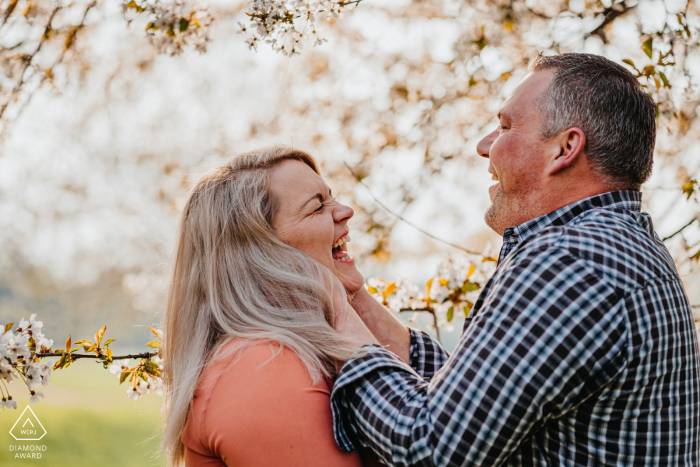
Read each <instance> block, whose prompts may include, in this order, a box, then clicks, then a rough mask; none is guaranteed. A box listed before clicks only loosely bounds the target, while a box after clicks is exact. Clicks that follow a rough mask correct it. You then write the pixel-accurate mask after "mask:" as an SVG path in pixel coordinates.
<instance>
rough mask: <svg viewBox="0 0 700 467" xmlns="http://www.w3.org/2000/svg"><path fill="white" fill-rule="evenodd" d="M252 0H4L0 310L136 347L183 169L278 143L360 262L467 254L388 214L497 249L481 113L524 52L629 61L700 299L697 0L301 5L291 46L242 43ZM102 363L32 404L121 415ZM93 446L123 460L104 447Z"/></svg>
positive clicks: (157, 282) (193, 170)
mask: <svg viewBox="0 0 700 467" xmlns="http://www.w3.org/2000/svg"><path fill="white" fill-rule="evenodd" d="M148 5H151V7H149V8H150V9H147V8H145V7H147V6H148ZM139 8H140V9H139ZM247 8H248V5H247V4H246V3H245V2H243V1H237V0H228V1H225V0H216V1H213V2H209V5H208V6H207V7H206V8H204V7H202V5H199V4H196V3H191V4H190V3H180V4H174V3H169V2H162V3H161V2H159V3H158V6H157V8H156V6H155V3H153V2H151V3H148V4H147V2H128V3H124V4H122V3H120V2H118V1H116V2H108V1H103V0H96V1H94V2H90V1H84V0H76V1H68V0H58V1H57V0H2V1H0V23H1V26H0V47H2V48H1V49H0V71H1V73H0V105H1V106H2V107H1V109H2V118H1V119H0V138H1V140H0V249H1V250H0V251H2V254H0V323H4V322H10V321H18V320H19V318H21V317H25V318H26V317H28V315H29V314H30V313H38V315H39V319H42V320H43V321H44V323H45V326H44V332H45V334H46V335H47V337H49V338H54V339H56V341H57V342H62V340H63V339H65V338H66V337H67V334H68V333H71V334H72V336H73V339H74V340H76V339H81V338H89V336H91V334H92V333H93V332H94V330H95V329H97V328H99V327H101V326H102V325H103V324H106V325H107V326H108V329H109V334H110V336H111V337H115V338H117V341H116V342H115V343H114V344H113V345H112V347H114V349H115V351H117V352H119V351H121V350H122V349H123V350H124V351H125V353H126V352H127V351H131V350H133V349H137V348H138V350H143V347H142V345H143V344H144V343H145V342H147V341H148V340H150V338H149V337H148V331H147V329H146V328H145V327H143V325H147V324H149V325H156V326H157V324H158V319H159V318H158V314H159V312H160V310H161V308H162V305H163V298H164V285H165V284H166V282H167V272H168V263H169V259H170V255H171V250H172V247H173V241H174V236H175V230H176V224H177V218H178V215H179V213H180V209H181V207H182V205H183V202H184V200H185V198H186V195H187V191H188V189H189V188H190V187H192V185H193V183H194V182H196V180H197V179H198V178H199V176H200V175H201V174H202V173H204V172H205V171H206V170H208V169H210V168H212V167H215V166H216V165H219V164H221V163H223V162H224V161H225V160H226V159H227V158H228V157H230V156H232V155H234V154H236V153H240V152H243V151H246V150H249V149H252V148H256V147H260V146H264V145H268V144H274V143H284V144H290V145H293V146H295V147H298V148H300V149H303V150H306V151H308V152H310V153H311V154H313V155H314V156H315V157H317V158H318V159H319V161H320V162H321V166H322V170H323V173H324V175H325V176H326V178H327V180H328V182H329V184H330V186H331V187H332V189H333V192H334V193H336V194H337V195H338V196H337V197H338V198H339V199H340V200H341V201H343V202H345V203H349V204H351V205H352V206H353V208H355V211H356V215H355V218H354V219H353V220H352V221H351V223H350V228H351V235H352V239H353V242H352V243H351V244H350V251H351V253H352V254H353V255H355V256H357V257H358V259H359V264H360V266H361V269H362V270H363V272H364V273H365V276H366V277H368V278H369V277H386V278H391V277H394V276H395V275H397V274H401V275H403V276H405V277H406V278H407V279H408V280H410V281H414V282H415V283H418V284H424V283H425V281H426V280H427V279H428V278H429V277H431V276H432V275H433V274H434V273H435V270H436V268H437V265H438V264H439V263H440V262H441V261H442V260H443V259H444V258H446V257H450V256H456V255H461V254H462V252H460V251H459V250H456V249H454V248H451V247H449V246H448V245H445V244H443V243H440V242H437V241H435V240H433V239H432V238H430V237H428V236H426V235H424V234H422V233H420V232H419V231H418V230H416V229H414V228H413V227H411V226H410V225H409V224H408V223H406V222H402V221H401V220H399V219H398V218H397V216H396V215H399V216H402V217H403V218H404V219H406V220H408V221H409V222H411V223H413V224H415V225H417V226H420V227H421V228H422V229H424V230H426V231H428V232H429V233H431V234H433V235H435V236H437V237H439V238H441V239H443V240H446V241H448V242H451V243H454V244H458V245H461V246H463V247H465V248H467V249H469V250H473V251H477V252H483V254H484V255H487V256H489V255H493V254H495V252H497V251H498V248H499V247H500V237H498V236H497V235H495V234H494V233H493V232H491V231H490V230H489V229H488V227H487V226H486V225H485V223H484V221H483V213H484V211H485V209H486V208H487V206H488V204H489V200H488V195H487V192H486V189H487V187H488V186H489V184H490V177H489V174H487V172H486V168H487V166H488V163H487V161H485V160H484V159H482V158H480V157H479V156H478V155H477V154H476V151H475V148H476V142H477V141H478V140H479V139H480V138H481V137H483V135H485V134H486V133H487V132H489V131H491V130H492V129H493V128H494V127H495V125H496V120H495V114H496V112H497V110H498V107H499V106H500V105H501V103H502V102H503V100H504V99H505V98H506V97H507V95H508V94H509V93H510V92H511V91H512V89H513V88H514V87H515V86H516V85H517V83H518V82H519V81H520V80H521V79H522V78H523V77H524V75H525V73H526V68H527V64H528V61H529V59H530V58H531V57H532V56H533V55H534V54H535V53H536V52H537V51H544V52H545V53H560V52H569V51H574V52H590V53H597V54H602V55H605V56H606V57H608V58H610V59H612V60H615V61H617V62H618V63H625V64H626V65H625V66H628V67H629V69H630V70H631V71H633V72H634V73H636V74H637V75H638V76H639V78H640V81H641V82H642V83H643V84H644V85H646V86H647V89H648V90H649V92H650V93H651V94H652V96H653V97H654V98H655V99H656V100H657V101H658V102H659V120H658V121H659V126H658V138H657V146H656V147H657V151H656V159H655V169H654V175H653V177H652V179H651V180H650V181H649V182H648V183H647V184H646V186H645V188H644V209H645V210H646V211H647V212H649V213H651V215H652V217H653V218H654V220H655V227H656V229H657V231H658V232H659V234H660V236H661V237H664V238H665V237H670V238H669V239H668V240H667V245H668V246H669V249H670V250H671V252H672V254H673V255H674V258H675V259H676V262H677V265H678V268H679V271H680V273H681V275H682V277H683V279H684V281H685V284H686V288H687V291H688V294H689V296H690V298H691V301H692V303H693V304H695V305H700V274H699V272H698V259H699V255H700V219H699V218H698V212H699V210H700V209H699V207H698V202H699V201H700V200H699V198H698V193H697V191H696V190H697V183H695V180H697V178H698V176H700V142H699V141H698V136H699V135H700V119H698V116H699V114H700V107H699V104H700V93H699V92H698V82H699V81H700V49H699V48H698V47H697V43H698V37H699V33H698V31H699V30H700V1H699V0H639V1H635V0H625V1H620V0H605V1H603V0H595V1H591V0H570V1H559V0H555V1H550V0H547V1H545V0H493V1H491V0H489V1H487V0H464V1H458V0H391V1H390V0H363V1H362V2H361V3H359V4H357V5H356V6H354V7H351V6H348V7H346V8H344V14H343V16H342V17H340V18H337V19H336V18H333V19H331V20H317V23H318V28H319V32H320V34H321V36H322V37H324V38H326V39H327V40H328V42H327V43H324V44H322V45H320V46H318V47H311V46H310V45H307V46H306V47H305V48H304V49H303V50H302V53H301V55H296V56H294V57H292V58H288V57H284V56H283V55H281V54H276V53H274V52H273V50H272V49H271V48H270V47H269V46H268V45H266V44H264V43H261V44H258V46H257V52H255V51H253V50H250V49H249V47H248V45H247V44H246V43H245V42H244V39H245V34H243V35H239V34H237V33H238V31H239V30H240V26H239V25H238V24H237V23H239V22H242V23H243V24H244V26H245V25H248V24H249V18H248V17H247V16H246V15H245V11H246V9H247ZM168 12H171V13H173V12H174V13H173V14H172V15H171V16H168ZM158 15H160V16H158ZM183 18H185V19H184V20H185V21H186V22H187V24H186V27H185V24H184V23H182V21H183ZM194 19H197V24H195V22H194ZM157 21H160V23H157ZM168 21H169V22H170V23H168ZM155 24H159V25H161V26H162V28H159V29H155V28H154V25H155ZM168 24H171V25H174V26H173V27H172V28H171V27H170V26H168ZM168 31H172V34H169V33H168ZM345 164H347V165H348V166H350V167H352V170H353V171H354V173H355V175H357V177H355V176H354V175H353V173H351V172H350V171H349V170H348V169H347V167H346V166H345ZM358 178H359V179H361V181H362V182H363V184H364V186H363V185H361V184H359V183H358ZM375 199H376V200H380V201H381V203H382V204H384V205H385V206H386V207H387V208H388V209H389V210H390V211H391V212H389V210H387V209H385V208H384V207H382V206H380V205H379V204H378V203H377V202H376V201H375ZM694 311H695V312H696V319H697V320H700V308H695V309H694ZM429 322H430V321H429V320H423V318H419V320H418V322H417V325H419V326H423V327H425V326H427V325H428V323H429ZM134 325H141V326H140V327H134ZM455 328H456V329H455V331H454V332H453V333H450V334H449V335H447V336H444V337H443V339H444V340H445V342H446V344H447V346H448V347H450V346H452V345H453V344H454V342H456V339H457V336H458V334H459V328H460V324H459V320H458V319H457V318H456V323H455ZM139 346H141V347H139ZM117 349H119V350H117ZM79 366H92V365H91V362H79V364H76V366H75V367H73V368H72V369H69V370H67V372H66V374H67V375H71V374H73V376H74V377H75V378H78V379H76V381H79V382H81V381H82V382H83V383H84V384H85V385H86V388H87V387H90V388H94V389H95V391H97V390H98V389H99V391H103V390H105V389H106V386H104V387H102V386H100V387H99V388H97V387H94V386H90V384H89V381H87V380H84V379H80V378H83V375H88V374H90V375H93V373H92V371H93V370H92V369H91V370H89V372H88V373H83V372H82V371H81V370H80V369H79ZM96 368H97V367H96ZM98 369H99V368H98ZM102 372H103V374H101V375H99V376H98V375H94V378H93V379H90V381H96V380H97V379H99V380H100V381H103V380H104V381H106V382H107V384H109V385H112V386H114V388H115V389H114V391H115V392H114V394H115V395H114V397H111V396H109V397H108V396H105V398H104V399H103V402H102V403H103V404H104V406H105V407H106V409H105V411H102V412H100V411H98V410H97V409H96V408H95V407H93V406H89V407H88V406H86V408H85V410H82V411H80V410H78V409H77V408H74V407H73V406H71V405H70V403H68V402H67V403H66V404H68V405H65V406H62V405H61V404H60V403H58V402H57V401H58V400H60V399H59V398H58V397H57V396H55V394H56V393H57V392H60V390H62V389H61V388H62V387H63V386H62V385H63V384H64V383H65V384H68V382H69V381H70V378H68V377H66V376H64V375H62V374H60V373H61V372H59V374H57V375H56V377H55V378H56V379H55V382H54V384H53V385H52V387H51V388H47V390H46V395H47V400H46V405H45V408H46V416H47V417H49V418H50V417H54V418H53V419H52V420H53V421H52V422H51V423H48V424H53V423H55V424H56V426H57V427H58V426H59V425H60V426H64V425H61V424H65V426H68V425H69V424H70V423H73V422H71V421H70V420H68V419H66V416H67V415H66V414H68V412H67V411H65V410H63V409H62V408H61V407H63V408H66V410H67V408H68V407H70V413H71V414H75V417H77V419H81V420H85V421H86V423H82V422H81V423H80V424H79V425H80V426H82V427H84V426H86V424H87V425H89V426H93V421H94V423H95V425H104V426H109V427H112V428H110V430H111V429H114V430H118V429H121V428H119V427H120V426H123V427H125V426H127V425H126V419H127V418H129V417H131V416H130V415H129V414H131V413H132V412H129V411H128V410H126V409H124V410H121V409H120V408H119V407H122V406H121V405H119V404H130V407H135V408H134V409H133V410H136V411H138V410H141V408H139V407H148V405H147V404H156V402H153V401H157V398H156V397H155V396H149V397H146V398H144V399H142V400H139V401H136V402H132V401H130V400H128V399H127V398H126V397H124V394H123V392H124V388H122V387H119V386H117V385H116V383H117V382H116V381H115V379H114V378H113V377H110V376H112V375H109V374H108V373H106V372H104V370H102ZM59 377H61V378H65V380H63V381H64V382H61V381H62V380H60V379H59ZM85 390H86V391H87V390H88V389H85ZM120 391H121V392H120ZM16 392H20V391H16ZM95 394H97V393H95ZM100 394H104V395H109V394H112V393H111V392H100ZM75 397H76V398H75V399H74V400H76V401H78V400H83V399H85V398H86V397H87V396H86V395H80V396H75ZM95 397H97V396H95ZM100 397H102V396H100ZM52 399H53V401H54V402H50V401H51V400H52ZM85 400H87V399H85ZM54 403H55V404H56V405H55V406H50V404H54ZM42 404H44V402H43V401H42ZM42 404H40V405H39V406H37V407H38V408H39V409H41V410H43V408H42V407H41V405H42ZM112 408H114V410H113V409H112ZM20 409H21V407H20ZM130 410H131V409H130ZM17 414H19V412H17ZM61 414H64V415H61ZM109 414H111V415H109ZM12 415H14V413H13V412H12V413H9V414H8V413H7V412H4V413H3V414H2V415H0V423H3V424H5V423H9V422H8V421H7V420H8V419H10V418H13V417H12ZM37 415H38V416H39V417H40V418H41V417H42V415H41V413H39V411H38V412H37ZM71 416H72V415H71ZM98 420H101V421H99V422H98ZM109 420H113V422H110V421H109ZM133 420H139V418H138V417H135V418H133ZM42 421H43V419H42ZM13 422H14V421H13ZM88 422H89V423H88ZM120 423H124V425H120ZM3 426H4V425H3ZM150 426H151V425H148V426H146V425H144V427H146V428H143V430H145V431H138V430H136V429H135V428H134V431H133V432H129V433H128V434H124V436H125V437H124V438H120V437H117V436H114V437H113V439H118V440H120V441H116V442H115V441H113V442H112V443H110V444H111V445H115V444H116V445H120V446H121V447H123V448H128V450H129V451H131V449H132V447H133V448H134V450H133V454H134V455H135V456H137V457H138V456H141V452H144V451H139V450H138V449H141V448H138V449H137V448H135V446H136V444H135V443H136V441H137V440H139V439H143V436H144V435H145V433H146V432H148V433H152V429H151V428H149V427H150ZM47 429H48V431H49V433H51V432H52V430H51V428H49V427H48V426H47ZM81 429H84V428H81ZM100 429H102V428H100ZM140 429H141V428H139V430H140ZM85 430H86V431H85V433H86V434H85V436H84V437H83V436H73V435H72V434H68V433H69V432H68V431H66V432H63V433H65V434H62V435H60V436H63V438H60V440H62V441H60V440H59V441H56V442H57V443H59V444H60V443H64V444H66V446H71V447H75V450H74V451H71V450H70V449H67V450H66V456H69V457H70V455H71V454H70V452H74V453H77V452H78V447H77V446H78V444H79V443H81V442H83V441H81V440H85V441H84V442H85V443H86V444H85V445H86V446H92V445H93V444H92V443H98V440H97V437H99V436H98V434H97V433H98V432H97V431H93V430H87V429H85ZM95 430H97V428H95ZM88 432H89V433H88ZM53 433H55V434H56V436H59V435H58V433H59V431H58V430H54V431H53ZM125 433H126V431H125ZM134 433H137V434H138V433H141V434H139V436H135V435H134ZM8 436H9V435H8ZM106 436H107V435H106ZM120 436H121V435H120ZM56 439H59V438H56ZM67 440H70V441H67ZM97 445H100V444H95V446H97ZM143 446H145V445H143ZM86 449H87V448H86ZM105 449H107V448H105ZM122 451H126V449H122ZM52 452H58V447H57V448H56V449H55V450H54V451H52ZM104 452H108V451H104ZM109 452H112V451H109ZM136 453H138V454H136ZM1 455H4V453H0V456H1ZM124 455H126V454H124ZM0 459H3V458H2V457H0ZM100 459H101V463H102V465H109V464H107V463H106V462H112V459H114V465H124V464H126V463H129V462H126V461H122V460H121V458H119V457H118V455H117V454H114V456H111V455H109V456H108V455H106V454H104V455H103V456H102V457H100ZM139 459H142V458H141V457H139ZM130 463H131V464H132V465H146V464H145V463H142V462H141V461H130ZM3 465H5V463H4V462H3ZM51 465H61V464H60V463H58V461H57V463H56V464H54V463H52V464H51Z"/></svg>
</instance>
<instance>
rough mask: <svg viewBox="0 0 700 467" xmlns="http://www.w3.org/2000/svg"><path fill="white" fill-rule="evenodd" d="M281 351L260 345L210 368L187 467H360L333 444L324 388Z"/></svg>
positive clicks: (190, 427) (192, 424) (195, 406)
mask: <svg viewBox="0 0 700 467" xmlns="http://www.w3.org/2000/svg"><path fill="white" fill-rule="evenodd" d="M278 351H279V344H270V343H267V342H266V343H262V342H261V343H259V344H254V345H252V346H251V347H249V348H248V349H247V350H246V351H245V353H244V354H243V355H242V356H241V357H240V359H238V360H235V361H233V363H232V360H230V359H222V360H220V361H218V362H216V363H215V364H214V365H212V366H211V367H210V368H209V369H207V371H206V372H205V374H204V376H203V378H202V380H201V382H200V384H199V386H198V388H197V391H196V392H195V395H194V401H193V403H192V408H191V409H190V413H189V416H188V420H187V425H186V426H185V431H184V433H183V435H182V442H183V443H184V444H185V464H186V466H187V467H221V466H228V467H238V466H241V467H255V466H261V467H262V466H264V467H295V466H299V467H302V466H303V467H315V466H318V467H329V466H337V467H361V466H362V465H363V464H362V462H361V460H360V455H359V454H358V453H357V452H349V453H347V452H343V451H341V450H340V448H339V447H338V446H337V444H336V443H335V440H334V439H333V416H332V414H331V407H330V394H331V393H330V387H329V384H328V383H327V382H326V381H325V380H322V381H321V382H320V383H319V384H317V385H316V386H313V385H312V384H311V378H310V377H309V374H308V372H307V371H306V367H305V366H304V364H303V363H302V362H301V360H300V359H299V357H297V356H296V354H295V353H294V352H292V351H291V350H289V349H284V350H283V351H282V352H281V353H280V354H278V355H276V356H274V355H275V353H277V352H278ZM273 356H274V358H273ZM363 457H364V456H363ZM365 465H381V464H378V463H376V461H373V460H370V461H368V463H367V464H365Z"/></svg>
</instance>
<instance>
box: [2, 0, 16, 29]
mask: <svg viewBox="0 0 700 467" xmlns="http://www.w3.org/2000/svg"><path fill="white" fill-rule="evenodd" d="M18 1H19V0H12V1H11V2H10V4H9V5H8V6H7V10H6V11H5V16H3V18H2V23H1V24H0V28H1V27H3V26H5V23H6V22H7V18H9V17H10V15H11V14H12V12H13V11H15V7H16V6H17V2H18Z"/></svg>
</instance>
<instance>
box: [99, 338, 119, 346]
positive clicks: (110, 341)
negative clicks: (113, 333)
mask: <svg viewBox="0 0 700 467" xmlns="http://www.w3.org/2000/svg"><path fill="white" fill-rule="evenodd" d="M114 341H116V339H107V342H105V343H104V344H102V345H103V346H108V345H109V344H111V343H112V342H114Z"/></svg>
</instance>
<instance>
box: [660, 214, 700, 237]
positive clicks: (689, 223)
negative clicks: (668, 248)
mask: <svg viewBox="0 0 700 467" xmlns="http://www.w3.org/2000/svg"><path fill="white" fill-rule="evenodd" d="M697 220H698V218H697V217H695V218H693V219H691V220H690V222H688V223H687V224H685V225H684V226H683V227H681V228H680V229H678V230H676V231H675V232H673V233H672V234H671V235H669V236H667V237H664V238H662V239H661V241H662V242H665V241H666V240H668V239H669V238H673V237H675V236H676V235H678V234H679V233H681V232H683V231H684V230H685V229H687V228H688V227H690V226H691V225H692V224H693V222H695V221H697Z"/></svg>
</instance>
